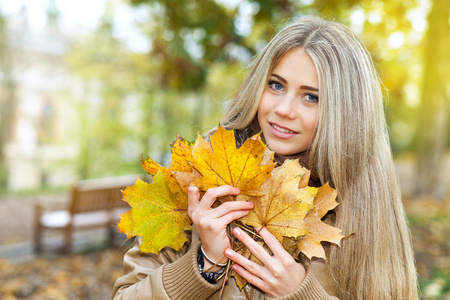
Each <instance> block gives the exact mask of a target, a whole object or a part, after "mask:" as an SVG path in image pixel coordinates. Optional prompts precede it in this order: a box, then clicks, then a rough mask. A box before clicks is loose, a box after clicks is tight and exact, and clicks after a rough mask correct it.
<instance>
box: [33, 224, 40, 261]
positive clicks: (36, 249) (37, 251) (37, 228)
mask: <svg viewBox="0 0 450 300" xmlns="http://www.w3.org/2000/svg"><path fill="white" fill-rule="evenodd" d="M34 253H35V254H37V255H39V254H41V253H42V228H41V227H40V226H39V225H36V226H35V227H34Z"/></svg>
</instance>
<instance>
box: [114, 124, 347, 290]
mask: <svg viewBox="0 0 450 300" xmlns="http://www.w3.org/2000/svg"><path fill="white" fill-rule="evenodd" d="M210 140H211V141H210V142H208V141H206V140H205V139H203V138H202V137H201V136H200V135H199V136H198V138H197V140H196V141H195V142H194V143H191V142H188V141H186V140H184V139H182V138H180V137H177V139H176V140H175V141H174V143H173V144H172V145H171V150H172V156H171V166H170V168H166V167H163V166H160V165H159V164H158V163H156V162H155V161H153V160H152V159H150V158H147V159H143V160H142V162H141V166H142V167H143V169H144V170H145V171H146V172H147V173H149V174H150V175H152V177H153V181H152V183H151V184H148V183H146V182H144V181H142V180H140V179H138V180H137V181H136V183H135V184H134V185H133V186H130V187H127V188H126V189H125V190H124V191H123V196H124V200H125V201H126V202H128V203H129V204H130V206H131V207H132V208H131V210H130V211H128V212H126V213H125V214H122V215H121V220H120V223H119V224H118V228H119V230H120V231H121V232H123V233H125V234H126V235H127V237H128V238H130V237H133V236H141V237H142V244H141V246H140V250H141V251H142V252H146V253H150V252H151V253H158V252H159V251H160V250H161V249H162V248H164V247H171V248H173V249H175V250H181V248H182V246H183V244H184V243H185V242H186V241H187V237H186V235H185V231H186V230H191V229H192V227H191V224H192V222H191V220H190V219H189V217H188V214H187V207H188V198H187V189H188V187H189V185H195V186H197V187H198V188H199V189H200V191H202V192H205V191H207V190H208V189H210V188H213V187H218V186H222V185H231V186H233V187H237V188H239V190H240V194H239V195H238V196H227V197H223V198H221V199H218V202H219V203H221V202H224V201H251V202H253V203H254V207H253V209H252V210H250V211H249V213H248V215H246V216H245V217H243V218H241V219H239V220H238V221H235V222H234V223H233V226H241V227H243V228H244V229H245V230H247V231H250V234H251V235H253V236H254V238H255V239H257V236H258V234H257V232H254V231H253V232H252V230H253V227H266V228H267V229H268V230H269V231H270V232H271V233H272V234H273V235H274V236H275V237H276V238H277V239H278V240H279V241H280V242H281V243H282V244H283V246H284V247H285V249H286V250H287V251H289V252H290V253H291V254H292V255H293V256H294V257H297V256H298V255H299V253H300V252H302V253H303V254H305V255H306V256H307V257H308V258H309V259H311V258H312V257H319V258H325V252H324V249H323V247H322V245H321V242H323V241H326V242H331V243H335V244H338V245H339V243H340V241H341V239H342V238H343V236H342V234H341V230H339V229H338V228H335V227H333V226H330V225H328V224H325V223H324V222H323V221H322V220H321V218H323V217H324V216H325V214H326V213H327V212H328V211H329V210H332V209H334V208H335V207H336V206H337V205H338V203H337V202H336V194H337V193H336V190H334V189H333V188H331V187H330V186H329V185H328V184H325V185H323V186H322V187H320V188H315V187H310V186H308V181H309V175H310V172H309V171H308V170H307V169H305V168H303V167H301V166H300V164H299V163H298V161H297V160H286V161H285V162H284V163H283V164H282V165H281V166H280V167H277V168H274V167H275V165H276V164H275V163H274V162H273V155H274V153H273V152H272V151H270V150H269V149H268V148H267V146H266V145H265V144H264V143H263V142H262V141H261V139H260V136H259V134H257V135H255V136H253V137H251V138H249V139H248V140H247V141H245V143H244V144H243V145H242V146H241V147H240V148H238V149H237V148H236V141H235V137H234V133H233V131H227V130H225V129H224V128H222V127H221V126H219V127H218V129H217V131H216V132H215V133H214V134H213V135H211V136H210ZM261 243H262V241H261ZM232 245H234V247H235V250H237V251H238V252H240V253H241V254H243V255H244V256H246V257H248V258H250V259H252V260H256V258H254V257H252V255H251V253H250V252H249V251H248V250H247V249H246V248H245V247H243V246H242V244H241V245H238V244H236V243H235V241H233V243H232ZM235 275H237V274H235ZM235 277H236V276H235ZM238 285H241V284H239V282H238ZM242 285H245V284H244V283H242Z"/></svg>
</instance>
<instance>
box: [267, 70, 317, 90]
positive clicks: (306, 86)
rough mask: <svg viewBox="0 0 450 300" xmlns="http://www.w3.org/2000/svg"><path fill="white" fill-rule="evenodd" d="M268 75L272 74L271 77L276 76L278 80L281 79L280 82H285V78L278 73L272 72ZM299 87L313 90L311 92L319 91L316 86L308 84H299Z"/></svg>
mask: <svg viewBox="0 0 450 300" xmlns="http://www.w3.org/2000/svg"><path fill="white" fill-rule="evenodd" d="M270 75H271V76H273V77H276V78H277V79H278V80H279V81H281V82H282V83H284V84H287V81H286V79H284V78H283V77H281V76H280V75H278V74H275V73H272V74H270ZM300 88H302V89H304V90H308V91H313V92H318V91H319V89H318V88H315V87H312V86H309V85H302V86H300Z"/></svg>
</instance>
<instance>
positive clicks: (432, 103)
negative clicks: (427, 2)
mask: <svg viewBox="0 0 450 300" xmlns="http://www.w3.org/2000/svg"><path fill="white" fill-rule="evenodd" d="M449 13H450V1H448V0H433V1H432V8H431V12H430V14H429V16H428V31H427V35H426V39H425V43H426V44H425V47H426V48H425V57H424V73H423V89H422V96H421V104H420V107H419V115H418V118H417V122H418V130H417V168H418V170H417V177H416V178H417V179H416V193H417V195H418V196H423V195H429V196H433V197H435V198H437V199H442V198H443V197H444V196H445V193H446V182H444V179H443V178H444V176H443V172H444V171H445V170H444V157H445V156H444V155H445V148H446V139H447V136H448V132H447V130H448V127H447V111H448V109H447V101H448V95H447V85H448V79H449V75H450V74H449V67H450V62H449V60H450V57H449V56H450V55H449V50H448V45H449V41H450V36H449V35H450V29H449V17H450V15H449Z"/></svg>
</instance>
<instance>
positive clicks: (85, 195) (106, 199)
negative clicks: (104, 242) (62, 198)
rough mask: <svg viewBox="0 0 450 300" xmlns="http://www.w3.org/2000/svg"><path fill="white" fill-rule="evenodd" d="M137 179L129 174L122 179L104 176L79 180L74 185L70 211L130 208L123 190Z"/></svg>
mask: <svg viewBox="0 0 450 300" xmlns="http://www.w3.org/2000/svg"><path fill="white" fill-rule="evenodd" d="M124 179H126V180H124ZM136 179H137V176H131V177H130V176H128V177H126V178H124V177H122V180H117V178H111V179H109V178H104V179H101V180H88V181H81V182H79V183H78V184H77V185H74V186H73V187H72V194H71V204H70V213H71V214H75V213H82V212H90V211H99V210H113V209H115V208H121V207H123V208H130V206H129V205H128V203H127V202H125V201H123V200H122V199H123V195H122V191H123V190H125V188H126V187H127V186H131V185H133V184H134V183H135V181H136Z"/></svg>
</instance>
